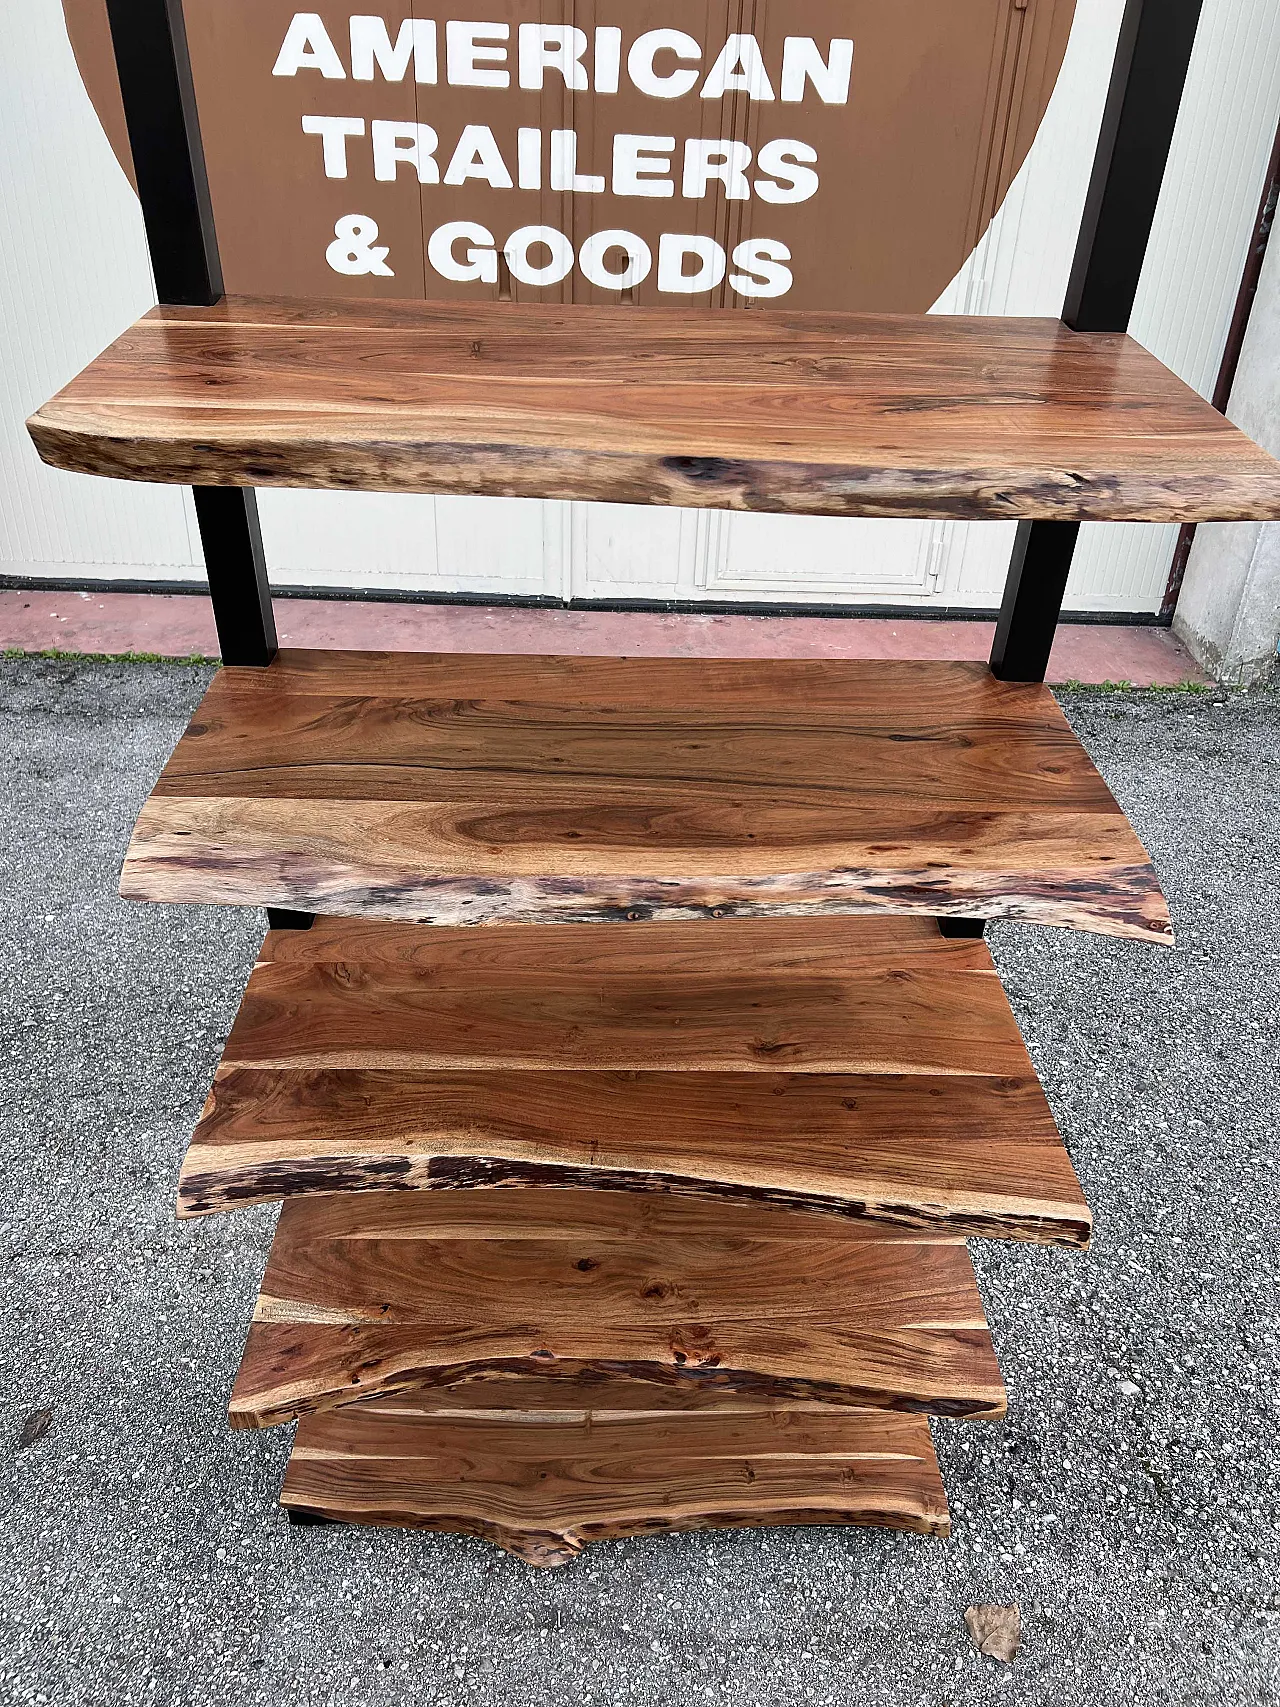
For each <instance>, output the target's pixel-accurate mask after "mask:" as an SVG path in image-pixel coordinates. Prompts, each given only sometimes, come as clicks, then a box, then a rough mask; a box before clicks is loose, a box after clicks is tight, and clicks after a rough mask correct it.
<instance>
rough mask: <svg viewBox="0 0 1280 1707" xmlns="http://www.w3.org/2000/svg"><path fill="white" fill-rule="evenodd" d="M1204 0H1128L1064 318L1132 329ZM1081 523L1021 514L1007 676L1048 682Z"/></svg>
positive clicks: (1007, 607) (1002, 671)
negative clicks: (1028, 517)
mask: <svg viewBox="0 0 1280 1707" xmlns="http://www.w3.org/2000/svg"><path fill="white" fill-rule="evenodd" d="M1202 3H1203V0H1128V4H1127V5H1126V7H1125V14H1124V20H1123V22H1122V23H1121V26H1120V40H1119V45H1118V48H1117V51H1116V61H1115V69H1114V71H1113V73H1112V77H1111V88H1110V91H1109V92H1108V95H1107V105H1106V111H1105V113H1104V114H1103V120H1102V131H1101V134H1100V136H1099V138H1098V152H1097V155H1096V157H1095V159H1094V165H1093V178H1092V180H1091V182H1090V185H1089V194H1088V197H1087V198H1086V201H1085V211H1084V219H1083V220H1082V222H1081V226H1080V238H1079V242H1078V243H1077V245H1076V257H1075V264H1074V266H1073V267H1072V270H1071V282H1070V284H1069V285H1068V287H1067V300H1066V306H1065V307H1064V309H1063V314H1062V318H1063V320H1064V322H1065V323H1066V324H1067V325H1068V326H1069V327H1070V328H1071V330H1072V331H1073V332H1127V331H1128V329H1129V320H1130V317H1131V315H1132V313H1133V304H1134V301H1135V299H1136V297H1137V294H1138V282H1139V280H1140V279H1141V276H1142V265H1143V262H1144V261H1145V259H1146V254H1147V247H1148V245H1149V244H1150V241H1151V227H1152V225H1153V224H1154V222H1155V216H1156V204H1157V203H1158V201H1159V199H1160V187H1161V185H1162V184H1163V182H1164V174H1165V168H1166V166H1167V165H1168V163H1169V150H1170V148H1171V146H1172V144H1173V132H1174V126H1175V125H1176V124H1177V122H1178V109H1179V108H1180V107H1181V105H1182V92H1183V89H1184V88H1185V86H1186V81H1187V68H1188V66H1189V65H1190V63H1191V50H1192V48H1193V46H1194V44H1195V38H1196V28H1197V26H1198V24H1199V22H1200V11H1201V6H1202ZM1079 532H1080V524H1079V523H1078V522H1023V523H1022V524H1021V525H1020V527H1019V528H1018V538H1017V543H1016V545H1015V547H1014V553H1013V560H1012V562H1011V564H1010V567H1009V578H1008V580H1007V582H1006V583H1005V593H1004V603H1003V605H1002V607H1001V610H1000V620H999V622H998V624H997V625H996V639H995V645H994V647H993V648H992V652H991V670H992V674H993V675H995V676H997V677H999V679H1000V680H1001V681H1005V682H1042V681H1043V680H1044V678H1045V672H1046V671H1047V669H1048V666H1049V653H1050V650H1051V649H1052V646H1053V636H1054V633H1055V631H1056V630H1057V626H1058V618H1059V616H1060V615H1061V614H1062V600H1063V596H1064V594H1065V593H1066V588H1067V577H1068V575H1069V574H1070V572H1071V559H1072V556H1073V555H1074V552H1075V548H1076V540H1077V538H1078V536H1079Z"/></svg>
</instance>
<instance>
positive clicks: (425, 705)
mask: <svg viewBox="0 0 1280 1707" xmlns="http://www.w3.org/2000/svg"><path fill="white" fill-rule="evenodd" d="M121 893H122V894H124V895H125V896H126V897H128V898H130V899H136V900H156V901H201V902H221V903H227V904H242V905H250V904H251V905H266V906H276V907H291V908H296V909H298V910H301V911H306V912H320V913H338V914H355V915H359V914H365V915H369V916H374V917H384V918H388V917H389V918H402V919H406V920H417V921H421V922H425V923H432V924H476V923H490V922H494V921H500V920H509V921H516V920H525V921H529V922H539V923H542V922H550V921H554V920H561V921H573V920H581V921H590V920H620V919H628V918H637V917H643V918H653V917H658V918H678V919H690V918H700V917H707V916H709V915H710V916H715V917H721V916H724V915H734V914H736V915H740V916H747V917H755V916H779V915H781V916H785V915H789V914H796V913H814V914H818V913H827V914H842V913H843V914H849V913H865V912H882V913H916V914H922V915H924V914H927V915H930V916H934V915H938V914H968V915H970V916H975V915H976V916H983V917H1015V918H1017V917H1020V918H1029V919H1034V920H1037V921H1038V922H1041V923H1046V924H1058V925H1066V926H1073V927H1078V928H1083V929H1091V930H1097V931H1102V932H1106V933H1108V934H1114V935H1122V936H1134V937H1145V938H1149V939H1154V940H1160V941H1164V940H1168V939H1169V937H1170V935H1171V929H1170V925H1169V917H1168V910H1167V908H1166V906H1165V903H1164V900H1163V897H1162V896H1161V894H1160V890H1159V885H1158V883H1157V881H1156V878H1155V874H1154V872H1153V871H1152V869H1151V865H1150V861H1149V860H1148V858H1147V856H1146V853H1145V851H1144V850H1143V848H1142V845H1141V843H1140V842H1139V841H1138V839H1137V837H1136V836H1135V835H1134V834H1133V831H1132V830H1131V829H1130V828H1129V825H1128V824H1127V822H1126V821H1125V818H1124V816H1123V814H1122V813H1121V811H1120V809H1119V807H1118V806H1117V805H1116V803H1115V801H1114V800H1113V799H1112V797H1111V795H1110V793H1109V792H1108V790H1107V788H1106V786H1105V784H1104V783H1103V781H1102V779H1101V777H1100V776H1099V775H1098V773H1097V771H1096V770H1095V769H1094V767H1093V765H1092V764H1091V763H1090V762H1089V759H1088V757H1087V755H1086V754H1085V752H1084V750H1083V748H1082V747H1081V746H1080V743H1079V742H1078V741H1077V740H1076V738H1075V736H1074V735H1073V734H1072V732H1071V730H1070V728H1069V727H1068V725H1067V723H1066V720H1065V718H1064V717H1063V715H1062V713H1061V711H1060V710H1059V709H1058V707H1057V705H1056V704H1055V702H1054V700H1053V697H1052V695H1051V694H1050V693H1049V692H1048V690H1047V689H1046V688H1044V687H1042V686H1035V685H1033V686H1024V685H1015V684H1009V683H1001V682H997V681H995V680H994V678H993V677H992V676H991V674H990V672H989V671H988V670H987V669H986V668H985V667H984V666H981V665H969V664H896V663H888V664H886V663H879V662H867V661H857V660H839V661H832V660H823V661H811V662H804V663H790V662H763V663H761V662H751V663H727V662H723V661H706V660H700V659H668V660H650V659H573V658H567V659H544V658H515V657H509V658H466V657H450V656H436V655H414V656H409V657H404V656H394V655H378V654H367V653H356V654H348V653H310V654H307V653H282V654H281V655H280V657H279V658H277V659H276V661H275V662H274V663H273V664H272V665H271V666H270V667H269V668H268V669H266V670H259V671H253V670H245V669H229V670H223V671H222V672H220V673H219V675H218V676H217V677H216V678H215V680H214V682H213V683H212V684H211V686H210V688H209V691H208V693H207V694H206V696H205V699H204V701H203V703H202V704H201V706H200V707H199V709H198V710H197V712H196V715H195V717H194V719H193V720H192V723H191V725H190V727H189V729H188V730H187V732H186V734H185V735H184V736H183V738H182V740H181V741H180V742H179V744H178V747H177V749H176V751H175V752H174V754H173V756H172V758H171V759H170V761H169V763H168V765H166V767H165V770H164V773H163V774H162V776H161V778H160V780H159V782H158V784H157V786H156V790H155V793H154V794H153V795H152V798H151V799H150V801H149V802H148V803H147V805H146V806H145V807H144V809H143V812H142V815H141V817H140V818H139V820H138V823H137V826H136V828H135V831H134V835H133V839H132V842H131V845H130V849H129V854H128V857H127V859H126V862H125V867H124V872H123V874H122V878H121Z"/></svg>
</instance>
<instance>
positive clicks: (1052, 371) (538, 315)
mask: <svg viewBox="0 0 1280 1707" xmlns="http://www.w3.org/2000/svg"><path fill="white" fill-rule="evenodd" d="M28 425H29V428H30V431H31V435H32V438H33V439H34V440H35V443H36V446H37V448H38V450H39V452H40V455H41V456H42V457H43V458H44V460H45V461H46V462H49V463H51V464H52V465H53V466H55V467H58V468H64V469H72V470H77V471H80V472H84V473H90V474H105V475H114V476H118V477H122V478H126V479H135V480H155V481H171V482H177V483H180V484H188V483H193V484H197V485H251V486H317V487H337V488H362V489H366V490H376V491H390V492H442V493H450V492H452V493H482V494H489V495H493V496H507V497H534V498H561V499H566V498H567V499H604V500H609V501H612V502H620V503H636V504H675V505H687V506H694V507H699V508H715V509H738V510H758V511H772V512H784V513H785V512H790V513H799V514H821V515H833V516H941V517H955V518H977V519H981V518H995V519H1008V518H1048V519H1059V520H1072V519H1084V520H1110V521H1119V520H1132V521H1162V522H1169V521H1184V522H1186V521H1207V520H1231V519H1241V518H1274V517H1278V516H1280V465H1277V464H1276V463H1275V462H1274V461H1273V460H1272V459H1271V458H1270V457H1269V456H1267V455H1266V453H1265V452H1263V451H1261V450H1260V449H1258V447H1256V446H1255V445H1253V444H1252V443H1251V442H1250V441H1249V440H1248V439H1246V438H1245V437H1244V435H1243V434H1242V433H1240V432H1239V431H1238V429H1236V428H1235V427H1233V426H1231V425H1230V424H1229V423H1228V422H1227V421H1226V420H1225V419H1224V418H1223V417H1222V416H1220V415H1218V414H1217V413H1216V412H1215V411H1214V410H1213V409H1212V408H1211V407H1210V405H1209V404H1208V403H1206V402H1205V401H1204V400H1203V399H1201V398H1200V397H1198V396H1197V395H1196V394H1195V393H1194V392H1192V391H1191V390H1190V388H1189V387H1187V386H1185V385H1184V384H1183V383H1182V382H1181V381H1180V380H1178V379H1176V378H1175V377H1174V375H1173V374H1171V373H1170V372H1169V371H1168V369H1167V368H1165V367H1163V366H1162V365H1161V364H1160V363H1159V362H1157V361H1156V360H1155V358H1154V357H1152V356H1151V355H1149V354H1148V353H1147V352H1146V351H1145V350H1143V349H1142V348H1141V346H1140V345H1138V344H1136V343H1134V342H1133V340H1132V339H1129V338H1125V337H1119V336H1112V335H1104V336H1097V335H1085V334H1080V333H1074V332H1070V331H1068V330H1067V329H1066V328H1065V327H1063V326H1062V325H1061V324H1059V323H1058V322H1056V321H1050V320H1016V319H1015V320H1011V319H966V318H961V317H955V316H944V315H929V316H903V317H892V316H875V315H859V314H843V315H842V314H800V313H795V312H792V313H786V312H780V313H773V314H768V315H765V314H746V313H737V314H730V313H716V312H714V311H710V310H698V309H691V308H685V309H682V310H681V311H680V313H679V314H678V315H677V314H675V313H673V312H671V311H670V310H666V309H640V308H633V309H619V308H617V307H604V308H593V307H571V306H552V305H540V304H515V303H489V304H484V305H477V304H465V305H464V304H446V303H433V304H421V303H409V302H400V303H396V302H388V303H374V302H338V301H286V300H276V299H257V298H231V299H228V300H226V301H224V302H223V303H221V304H219V305H218V307H216V308H158V309H154V310H152V311H151V313H149V314H148V315H147V316H145V317H144V319H142V320H141V321H139V322H138V323H137V324H136V325H135V326H133V327H131V328H130V330H129V331H128V332H126V333H125V334H124V335H123V336H122V337H121V338H120V339H118V340H117V342H116V343H115V344H113V345H112V346H111V347H110V348H109V349H108V350H106V351H105V352H104V353H103V354H102V355H101V356H99V357H98V359H97V360H96V361H95V362H94V363H92V364H91V366H90V367H88V368H87V369H86V370H85V371H84V372H83V373H82V374H80V375H79V377H78V378H77V379H75V380H73V381H72V382H71V384H70V385H68V386H67V387H66V388H65V389H64V390H63V391H61V392H59V393H58V395H57V396H56V397H55V398H53V399H52V401H50V402H49V403H47V404H45V406H44V407H43V408H42V409H40V410H39V411H38V412H37V413H36V414H35V415H34V416H33V417H32V419H31V421H30V422H29V423H28Z"/></svg>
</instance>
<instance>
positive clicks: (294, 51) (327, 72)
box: [271, 12, 347, 77]
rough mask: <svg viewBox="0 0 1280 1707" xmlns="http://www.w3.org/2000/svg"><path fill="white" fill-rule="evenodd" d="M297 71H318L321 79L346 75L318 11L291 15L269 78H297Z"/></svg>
mask: <svg viewBox="0 0 1280 1707" xmlns="http://www.w3.org/2000/svg"><path fill="white" fill-rule="evenodd" d="M299 71H318V72H319V73H320V75H321V76H322V77H345V76H346V75H347V74H346V71H345V70H344V69H343V65H342V61H341V60H340V59H339V58H338V50H337V48H335V47H334V45H333V43H332V42H331V41H330V40H329V32H328V30H326V29H325V27H324V19H323V18H322V17H321V16H320V14H319V12H295V13H294V15H293V19H292V21H291V23H290V25H289V28H288V29H287V30H286V31H285V37H284V41H283V42H282V43H281V44H280V52H279V53H278V54H277V55H276V62H275V64H274V65H273V66H272V68H271V75H272V76H273V77H296V76H297V75H298V73H299Z"/></svg>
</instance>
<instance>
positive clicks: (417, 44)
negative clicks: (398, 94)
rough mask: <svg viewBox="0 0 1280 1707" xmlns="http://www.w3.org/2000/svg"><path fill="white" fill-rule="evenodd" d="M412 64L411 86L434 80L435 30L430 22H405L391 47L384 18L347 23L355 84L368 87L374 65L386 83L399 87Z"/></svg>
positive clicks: (408, 20)
mask: <svg viewBox="0 0 1280 1707" xmlns="http://www.w3.org/2000/svg"><path fill="white" fill-rule="evenodd" d="M411 59H412V61H413V80H414V82H415V83H434V82H435V80H436V26H435V24H434V23H433V22H432V20H431V19H430V18H406V19H405V20H404V22H403V23H402V24H401V26H400V33H399V35H398V36H397V37H396V40H395V46H394V47H393V46H392V44H391V37H390V35H389V34H388V32H387V24H386V19H385V18H373V17H363V16H360V17H355V18H352V20H351V75H352V77H353V78H354V79H355V81H356V82H357V83H372V82H373V71H374V67H375V65H376V66H377V68H378V70H379V71H380V72H381V73H382V75H383V77H385V78H386V80H387V82H388V83H403V82H404V74H405V72H406V71H407V70H408V69H409V61H410V60H411Z"/></svg>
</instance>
